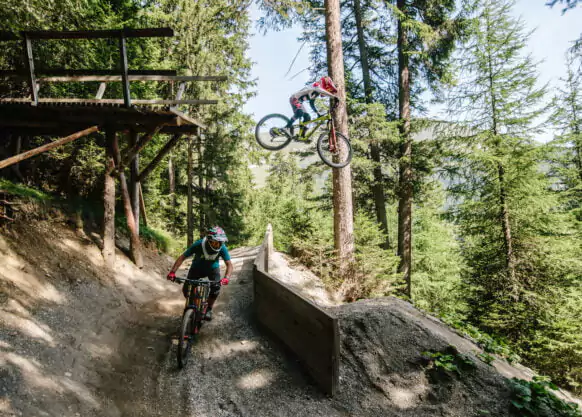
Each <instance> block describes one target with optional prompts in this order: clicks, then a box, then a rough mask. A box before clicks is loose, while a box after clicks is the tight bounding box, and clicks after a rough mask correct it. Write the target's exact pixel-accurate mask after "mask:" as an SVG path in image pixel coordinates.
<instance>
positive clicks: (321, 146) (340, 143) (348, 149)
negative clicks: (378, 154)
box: [317, 131, 353, 168]
mask: <svg viewBox="0 0 582 417" xmlns="http://www.w3.org/2000/svg"><path fill="white" fill-rule="evenodd" d="M335 137H336V142H337V143H336V147H335V149H330V147H329V138H330V132H329V131H325V132H324V133H323V134H322V135H321V136H320V137H319V139H317V153H318V154H319V156H320V158H321V160H322V161H323V162H325V163H326V164H327V165H329V166H330V167H332V168H343V167H345V166H346V165H348V164H349V163H350V161H351V160H352V153H353V151H352V145H351V144H350V141H349V140H348V139H347V138H346V137H345V136H344V135H342V134H341V133H339V132H336V133H335ZM340 150H341V152H340Z"/></svg>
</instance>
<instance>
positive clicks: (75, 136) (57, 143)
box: [0, 126, 99, 169]
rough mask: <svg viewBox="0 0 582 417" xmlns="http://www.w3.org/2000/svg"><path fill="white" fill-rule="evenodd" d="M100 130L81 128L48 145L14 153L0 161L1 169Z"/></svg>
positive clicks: (97, 128)
mask: <svg viewBox="0 0 582 417" xmlns="http://www.w3.org/2000/svg"><path fill="white" fill-rule="evenodd" d="M98 130H99V126H93V127H89V128H87V129H85V130H81V131H80V132H77V133H73V134H72V135H69V136H67V137H64V138H62V139H58V140H56V141H54V142H51V143H47V144H46V145H42V146H39V147H38V148H34V149H31V150H30V151H26V152H23V153H21V154H18V155H14V156H12V157H10V158H6V159H4V160H3V161H0V169H2V168H6V167H8V166H10V165H12V164H16V163H17V162H20V161H24V160H25V159H28V158H30V157H33V156H35V155H38V154H41V153H43V152H46V151H49V150H51V149H54V148H57V147H59V146H61V145H64V144H65V143H69V142H72V141H74V140H76V139H79V138H82V137H83V136H87V135H88V134H90V133H93V132H97V131H98Z"/></svg>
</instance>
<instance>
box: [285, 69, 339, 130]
mask: <svg viewBox="0 0 582 417" xmlns="http://www.w3.org/2000/svg"><path fill="white" fill-rule="evenodd" d="M336 93H337V87H336V86H335V84H334V83H333V80H332V79H331V78H330V77H328V76H327V75H326V76H324V77H321V79H320V80H319V81H318V82H315V83H313V84H312V85H311V86H308V87H304V88H302V89H301V90H299V91H297V92H296V93H295V94H293V95H291V97H290V98H289V103H290V104H291V108H292V109H293V116H292V117H291V119H290V120H289V123H287V126H286V127H285V128H286V129H289V128H291V126H292V125H293V123H294V122H295V120H298V119H300V118H303V122H309V121H310V120H311V116H310V115H309V112H308V111H307V110H306V109H305V101H309V105H310V106H311V109H312V110H313V111H314V112H315V113H316V114H317V116H318V117H321V116H322V114H321V113H320V112H319V110H318V109H317V107H315V99H316V98H317V97H319V96H325V97H330V98H338V97H337V96H336V95H335V94H336ZM301 129H302V131H301V133H300V136H303V128H301Z"/></svg>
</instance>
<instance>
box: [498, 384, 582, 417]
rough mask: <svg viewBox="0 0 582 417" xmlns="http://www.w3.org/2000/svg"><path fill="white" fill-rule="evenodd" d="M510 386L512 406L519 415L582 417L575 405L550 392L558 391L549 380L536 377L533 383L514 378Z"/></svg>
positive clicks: (531, 416) (532, 416) (533, 416)
mask: <svg viewBox="0 0 582 417" xmlns="http://www.w3.org/2000/svg"><path fill="white" fill-rule="evenodd" d="M509 386H510V388H511V390H512V392H513V398H514V399H513V400H512V401H511V404H512V405H513V407H514V408H515V410H516V411H517V412H519V415H522V416H530V417H546V416H547V417H550V416H560V417H580V416H582V412H581V411H580V408H579V407H578V405H577V404H575V403H568V402H566V401H564V400H562V399H560V398H558V397H557V396H556V395H555V394H554V393H553V392H551V391H550V390H557V389H558V387H557V386H556V385H554V384H553V383H552V382H551V381H550V380H549V379H548V378H545V377H534V378H533V381H524V380H523V379H518V378H512V379H511V380H510V381H509Z"/></svg>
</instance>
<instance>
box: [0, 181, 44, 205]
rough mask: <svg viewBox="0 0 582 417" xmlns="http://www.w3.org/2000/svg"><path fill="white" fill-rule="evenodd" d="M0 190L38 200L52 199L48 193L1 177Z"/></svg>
mask: <svg viewBox="0 0 582 417" xmlns="http://www.w3.org/2000/svg"><path fill="white" fill-rule="evenodd" d="M0 190H2V191H6V192H7V193H9V194H13V195H17V196H20V197H25V198H30V199H33V200H38V201H51V200H52V199H53V197H52V196H50V195H49V194H46V193H43V192H42V191H39V190H37V189H35V188H31V187H27V186H26V185H22V184H15V183H13V182H11V181H8V180H5V179H2V178H0Z"/></svg>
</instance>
